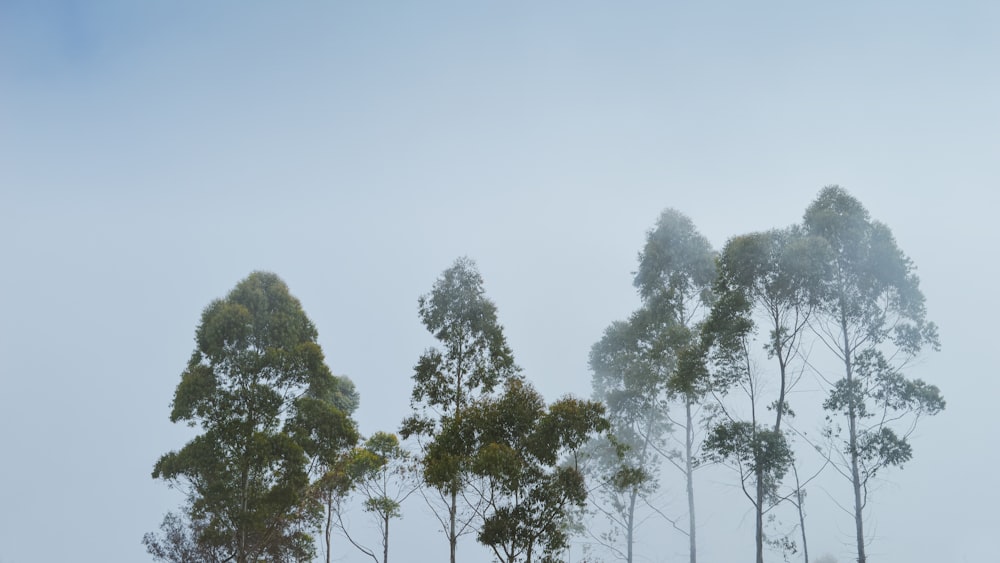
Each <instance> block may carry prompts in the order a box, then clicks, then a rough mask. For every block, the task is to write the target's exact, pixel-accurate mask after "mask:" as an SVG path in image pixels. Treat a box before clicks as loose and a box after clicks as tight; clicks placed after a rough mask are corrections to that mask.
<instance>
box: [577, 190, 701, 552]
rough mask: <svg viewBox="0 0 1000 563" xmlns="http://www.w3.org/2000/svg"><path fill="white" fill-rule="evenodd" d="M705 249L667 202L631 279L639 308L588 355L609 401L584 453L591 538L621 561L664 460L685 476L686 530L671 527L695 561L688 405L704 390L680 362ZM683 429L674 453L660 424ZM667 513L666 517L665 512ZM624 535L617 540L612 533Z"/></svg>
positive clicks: (691, 331) (695, 310) (689, 336)
mask: <svg viewBox="0 0 1000 563" xmlns="http://www.w3.org/2000/svg"><path fill="white" fill-rule="evenodd" d="M713 255H714V253H713V251H712V248H711V245H710V244H709V242H708V240H707V239H706V238H705V237H704V236H702V235H701V234H700V233H698V231H697V230H696V229H695V227H694V224H693V223H692V222H691V220H690V219H689V218H688V217H686V216H685V215H683V214H682V213H679V212H678V211H675V210H673V209H666V210H664V211H663V212H662V213H661V214H660V216H659V218H658V220H657V223H656V226H655V228H653V229H652V230H650V231H649V232H648V233H647V234H646V244H645V246H644V247H643V250H642V252H640V254H639V269H638V271H637V272H636V274H635V278H634V280H633V283H634V285H635V287H636V289H637V290H638V292H639V295H640V297H641V298H642V300H643V305H642V307H641V308H640V309H638V310H637V311H635V312H634V313H633V314H632V315H631V316H630V317H629V319H628V320H627V321H618V322H615V323H613V324H612V325H611V326H609V327H608V328H607V330H605V333H604V336H603V338H602V339H601V340H600V341H599V342H597V343H596V344H594V346H593V348H592V349H591V353H590V367H591V370H592V372H593V387H594V397H595V398H596V399H599V400H602V401H604V402H605V404H606V405H607V407H608V418H609V420H610V421H611V424H612V436H613V438H612V439H611V440H610V441H607V440H603V439H599V440H597V441H596V442H595V443H593V444H591V446H590V448H589V451H590V453H591V457H593V458H594V461H595V463H594V464H592V465H593V467H592V469H591V470H592V471H593V472H596V474H597V476H598V478H599V480H600V482H601V483H603V486H601V496H602V497H603V498H604V501H605V502H603V503H595V507H596V509H597V510H598V511H599V512H601V513H602V514H603V515H604V516H605V517H606V518H607V519H608V521H609V522H610V523H611V529H610V530H609V531H608V532H607V533H605V534H602V535H601V536H598V537H597V539H598V540H599V541H601V543H602V544H603V545H604V546H605V547H607V548H609V549H610V550H611V551H613V552H614V553H616V554H617V555H618V556H619V557H620V558H621V559H623V560H624V561H627V562H631V561H632V560H633V556H634V554H633V545H634V542H635V532H636V530H637V528H638V527H639V524H640V521H641V520H640V519H639V518H638V517H637V506H638V505H639V504H640V503H641V504H645V505H647V506H648V507H649V508H650V509H651V511H652V512H656V513H660V514H661V515H662V512H660V511H659V510H658V509H657V508H656V507H654V506H652V504H651V503H650V496H651V495H652V494H653V493H654V492H655V491H656V490H657V488H658V486H659V482H658V479H659V467H660V464H661V462H662V461H663V460H664V459H666V460H668V461H669V462H670V463H671V464H672V465H674V466H675V467H677V468H678V469H680V470H681V471H683V472H684V474H685V480H686V481H687V492H688V518H689V522H688V527H687V529H686V530H684V529H682V528H680V527H679V526H677V524H676V523H675V522H674V521H673V520H670V521H671V524H673V526H674V527H675V528H676V529H678V530H680V531H682V532H684V533H686V534H687V535H688V536H689V543H690V557H691V561H692V563H693V562H694V561H695V558H696V555H695V514H694V485H693V471H694V468H695V460H694V457H695V453H694V452H695V449H696V444H695V438H694V436H695V429H694V426H695V422H694V410H695V408H696V404H697V403H698V402H699V401H700V400H701V397H702V396H703V395H704V393H705V392H706V391H707V386H706V384H705V383H706V381H707V379H706V378H705V377H704V373H705V372H704V370H699V369H697V363H696V362H690V361H682V358H683V357H685V356H687V355H689V350H688V349H689V348H690V347H691V346H692V345H693V344H694V343H695V342H696V341H697V331H698V330H699V327H698V326H697V325H698V323H697V320H698V318H699V315H700V314H702V313H703V312H704V311H705V309H706V307H708V306H709V305H710V304H711V303H712V301H713V294H712V288H711V285H712V281H713V280H714V278H715V263H714V259H713ZM671 402H680V403H681V404H682V405H683V407H684V417H683V418H672V417H671V416H670V413H669V405H670V403H671ZM674 427H679V428H681V429H683V430H684V434H685V436H684V440H683V442H682V444H683V445H682V450H676V449H669V448H668V446H667V436H668V433H669V431H670V430H671V429H672V428H674ZM668 520H669V518H668ZM619 536H624V545H623V546H621V547H619V546H618V545H617V544H618V537H619Z"/></svg>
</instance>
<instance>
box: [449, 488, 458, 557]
mask: <svg viewBox="0 0 1000 563" xmlns="http://www.w3.org/2000/svg"><path fill="white" fill-rule="evenodd" d="M448 516H449V518H450V519H451V522H450V526H451V527H450V529H449V530H448V545H449V548H450V549H451V563H455V548H456V547H458V536H457V535H456V529H455V519H456V518H457V516H458V491H456V490H455V489H454V488H453V489H452V491H451V507H450V508H449V510H448Z"/></svg>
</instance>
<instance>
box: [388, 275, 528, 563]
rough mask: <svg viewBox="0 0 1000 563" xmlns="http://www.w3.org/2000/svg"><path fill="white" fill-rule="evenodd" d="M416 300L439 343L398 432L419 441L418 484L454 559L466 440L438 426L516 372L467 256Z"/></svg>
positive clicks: (462, 522) (460, 527) (465, 520)
mask: <svg viewBox="0 0 1000 563" xmlns="http://www.w3.org/2000/svg"><path fill="white" fill-rule="evenodd" d="M418 305H419V313H420V320H421V321H422V322H423V324H424V326H425V327H426V328H427V330H428V331H430V332H431V333H432V334H433V335H434V337H435V338H436V339H437V340H438V342H439V344H440V346H441V349H438V348H429V349H428V350H426V351H425V352H424V353H423V355H421V357H420V359H419V360H418V361H417V365H416V366H415V367H414V374H413V381H414V385H413V394H412V398H411V399H412V400H411V404H412V405H413V408H414V411H415V412H414V414H413V415H411V416H410V417H408V418H406V419H405V420H404V421H403V424H402V428H401V430H400V434H401V435H402V436H403V437H404V438H408V437H410V436H415V437H417V438H418V440H420V442H421V444H422V446H423V450H424V451H423V455H422V456H421V459H420V462H421V465H422V470H423V478H424V482H425V483H426V484H427V485H429V486H430V487H432V488H433V489H434V490H436V491H437V493H438V495H439V497H440V498H439V500H440V501H441V502H440V503H432V508H434V509H435V512H434V513H435V515H436V516H437V517H438V519H439V521H440V522H441V525H442V527H443V528H444V529H445V532H446V535H447V537H448V543H449V547H450V551H451V563H455V550H456V546H457V542H458V537H459V536H461V535H462V534H464V533H466V532H467V531H469V530H470V525H471V523H472V522H471V516H472V515H474V512H475V511H474V510H473V511H472V514H468V515H467V516H465V517H463V516H462V515H461V514H460V507H459V496H460V494H461V493H462V492H463V491H464V490H465V488H466V487H465V485H466V480H467V478H468V477H469V475H470V469H469V458H468V456H469V455H470V451H469V449H468V446H467V444H466V443H465V442H463V441H461V440H454V439H449V438H448V437H447V436H444V435H443V434H442V431H443V427H444V424H445V423H446V422H448V421H450V420H455V419H461V417H462V415H463V412H464V410H465V409H466V408H468V406H469V405H470V404H471V403H472V402H473V401H475V400H477V399H478V398H479V397H481V396H484V395H487V394H489V393H491V392H492V391H493V390H494V389H495V388H496V387H497V385H500V384H502V383H504V382H506V381H508V380H510V379H513V378H517V377H518V372H519V368H518V367H517V365H516V364H515V363H514V355H513V353H512V352H511V349H510V347H509V346H508V345H507V339H506V337H505V336H504V333H503V327H502V326H501V325H500V323H499V321H498V320H497V308H496V305H494V303H493V302H492V301H490V300H489V299H488V298H487V297H486V296H485V291H484V289H483V278H482V276H481V275H480V274H479V271H478V270H477V269H476V265H475V263H474V262H473V261H472V260H470V259H468V258H459V259H458V260H456V261H455V263H454V264H453V265H452V266H451V267H450V268H448V269H447V270H445V271H444V273H442V274H441V277H439V278H438V280H437V281H436V282H435V283H434V286H433V288H432V289H431V292H430V293H429V294H427V295H423V296H421V297H420V299H419V300H418Z"/></svg>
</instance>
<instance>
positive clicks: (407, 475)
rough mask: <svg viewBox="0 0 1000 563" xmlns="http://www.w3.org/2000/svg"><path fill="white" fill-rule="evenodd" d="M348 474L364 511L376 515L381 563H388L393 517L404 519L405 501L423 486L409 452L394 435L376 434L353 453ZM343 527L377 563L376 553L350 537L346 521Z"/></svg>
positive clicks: (347, 464) (347, 468)
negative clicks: (380, 544) (403, 508)
mask: <svg viewBox="0 0 1000 563" xmlns="http://www.w3.org/2000/svg"><path fill="white" fill-rule="evenodd" d="M346 471H347V473H348V474H349V475H350V480H351V483H352V486H353V488H354V490H355V491H357V492H358V493H360V494H361V496H362V497H363V499H364V502H363V504H364V509H365V511H366V512H370V513H371V514H372V515H374V516H375V521H376V524H377V525H378V530H379V538H380V541H381V542H382V563H389V523H390V522H391V521H392V519H393V518H402V516H403V512H402V504H403V501H405V500H406V499H407V498H409V496H410V495H412V494H413V493H414V492H415V491H416V490H417V488H418V487H419V486H420V482H419V480H418V479H417V473H416V467H415V466H414V464H413V460H412V458H411V456H410V453H409V452H408V451H406V450H405V449H403V447H402V446H401V445H400V443H399V438H397V437H396V435H395V434H389V433H386V432H376V433H375V434H374V435H372V437H371V438H368V439H367V440H365V443H364V445H363V446H361V447H358V448H355V449H354V451H353V452H351V454H350V455H349V456H348V459H347V460H346ZM340 525H341V528H342V529H343V530H344V533H345V534H347V538H348V540H349V541H350V542H351V543H352V544H354V546H355V547H357V548H358V550H359V551H361V552H362V553H364V554H366V555H368V556H369V557H371V558H372V559H373V560H374V561H375V562H376V563H378V561H379V558H378V557H376V555H375V552H374V551H372V550H371V549H369V548H367V547H365V546H363V545H361V544H359V543H357V542H356V541H354V539H353V538H351V536H350V535H349V532H348V530H347V527H346V526H344V523H343V520H341V521H340Z"/></svg>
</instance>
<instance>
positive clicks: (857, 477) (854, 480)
mask: <svg viewBox="0 0 1000 563" xmlns="http://www.w3.org/2000/svg"><path fill="white" fill-rule="evenodd" d="M843 310H844V302H843V299H841V316H840V329H841V332H842V335H843V337H844V372H845V374H846V380H847V389H848V390H849V395H848V401H847V426H848V432H849V446H850V450H851V486H852V488H853V489H854V528H855V534H856V538H857V544H858V563H866V561H867V558H866V557H865V529H864V516H863V515H862V514H861V509H862V508H863V506H862V499H861V473H860V471H858V414H857V405H855V397H854V386H853V385H854V373H853V366H852V365H851V346H850V342H849V341H848V338H847V317H846V316H845V315H844V313H843Z"/></svg>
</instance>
